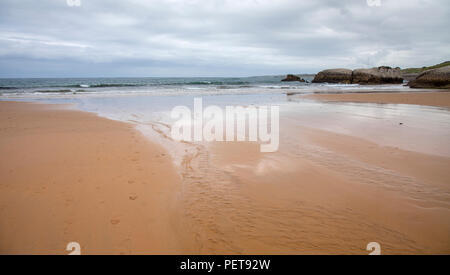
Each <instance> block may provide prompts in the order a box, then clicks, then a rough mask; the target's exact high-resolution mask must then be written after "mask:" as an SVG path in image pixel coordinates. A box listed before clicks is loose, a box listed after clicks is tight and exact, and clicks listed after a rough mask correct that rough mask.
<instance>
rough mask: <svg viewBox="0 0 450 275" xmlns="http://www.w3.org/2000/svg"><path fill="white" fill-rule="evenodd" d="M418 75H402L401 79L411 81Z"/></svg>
mask: <svg viewBox="0 0 450 275" xmlns="http://www.w3.org/2000/svg"><path fill="white" fill-rule="evenodd" d="M419 75H420V73H402V78H403V79H404V80H406V81H412V80H414V79H416V78H417V77H418V76H419Z"/></svg>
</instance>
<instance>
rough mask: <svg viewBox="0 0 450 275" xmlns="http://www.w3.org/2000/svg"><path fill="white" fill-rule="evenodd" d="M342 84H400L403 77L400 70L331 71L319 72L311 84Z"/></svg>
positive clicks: (382, 68)
mask: <svg viewBox="0 0 450 275" xmlns="http://www.w3.org/2000/svg"><path fill="white" fill-rule="evenodd" d="M324 82H326V83H342V84H362V85H376V84H401V83H403V77H402V74H401V70H400V68H395V69H393V68H391V67H386V66H383V67H378V68H372V69H357V70H354V71H352V70H349V69H331V70H325V71H321V72H320V73H318V74H317V75H316V77H315V78H314V80H313V83H324Z"/></svg>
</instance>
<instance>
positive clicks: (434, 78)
mask: <svg viewBox="0 0 450 275" xmlns="http://www.w3.org/2000/svg"><path fill="white" fill-rule="evenodd" d="M408 86H409V87H411V88H439V89H450V66H446V67H442V68H439V69H432V70H428V71H425V72H423V73H421V74H420V75H419V76H418V77H417V78H416V79H415V80H413V81H410V82H409V83H408Z"/></svg>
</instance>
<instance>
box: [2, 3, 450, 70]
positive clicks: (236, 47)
mask: <svg viewBox="0 0 450 275" xmlns="http://www.w3.org/2000/svg"><path fill="white" fill-rule="evenodd" d="M66 2H67V1H66V0H40V1H36V0H21V1H17V0H0V7H1V8H0V77H13V76H17V77H27V76H30V77H37V76H60V77H64V76H198V75H205V76H208V75H211V76H212V75H225V76H231V75H236V76H237V75H260V74H284V73H287V72H297V73H301V72H316V71H318V70H320V69H323V68H329V67H349V68H356V67H365V66H376V65H391V66H401V67H409V66H423V65H430V64H434V63H438V62H442V61H445V60H447V59H450V52H449V48H450V47H449V44H450V34H449V33H450V32H448V26H449V25H450V24H449V23H450V19H449V18H450V5H449V3H448V0H434V1H433V0H381V6H379V7H371V6H369V5H367V2H366V0H354V1H351V0H347V1H344V0H340V1H331V0H324V1H310V0H307V1H300V0H277V1H273V0H236V1H231V0H228V1H227V0H205V1H196V0H183V1H181V0H180V1H175V0H167V1H144V0H142V1H138V0H129V1H119V0H118V1H112V0H108V1H106V0H105V1H100V0H81V6H79V7H70V6H69V5H67V3H66Z"/></svg>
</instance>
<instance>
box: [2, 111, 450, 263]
mask: <svg viewBox="0 0 450 275" xmlns="http://www.w3.org/2000/svg"><path fill="white" fill-rule="evenodd" d="M282 127H283V128H282V130H283V129H285V130H287V131H290V134H291V136H292V137H293V138H294V139H295V140H296V142H295V143H293V144H292V143H283V142H282V144H281V147H280V150H279V152H276V153H272V154H261V153H260V152H259V145H258V144H254V143H245V142H241V143H223V142H219V143H209V144H187V146H192V148H193V150H192V153H189V154H186V155H185V156H184V160H183V165H182V167H179V168H177V169H179V170H176V169H175V168H174V167H173V166H172V164H171V163H172V162H171V160H170V158H169V157H168V156H167V155H165V154H166V153H165V152H164V151H163V150H162V149H161V148H160V147H158V146H156V145H154V144H151V143H149V142H148V141H147V140H145V139H144V138H143V137H141V135H140V134H138V133H137V132H136V131H135V130H134V129H132V126H130V125H127V124H123V123H119V122H114V121H109V120H106V119H102V118H99V117H96V116H94V115H91V114H85V113H81V112H73V111H64V110H55V109H54V108H53V109H49V106H43V105H36V104H25V103H4V102H0V130H1V132H0V152H1V154H0V156H1V158H0V159H1V165H0V244H1V245H0V253H2V254H9V253H62V254H64V253H66V252H65V251H64V249H65V245H66V244H67V243H68V242H71V241H77V242H80V243H81V245H82V251H83V252H84V253H94V254H95V253H112V254H119V253H131V254H136V253H165V254H166V253H193V254H272V253H275V254H368V253H369V252H367V251H366V250H365V248H366V245H367V244H368V243H369V242H379V243H380V244H381V250H382V253H383V254H417V253H443V254H448V253H450V234H449V232H450V186H449V179H450V170H449V169H448V167H450V158H446V157H439V156H433V155H426V154H419V153H414V152H409V151H403V150H400V149H395V148H390V147H382V146H379V145H377V144H374V143H371V142H368V141H366V140H363V139H360V138H356V137H351V136H346V135H340V134H335V133H330V132H327V131H321V130H317V129H311V128H307V127H298V126H295V125H284V126H283V125H282ZM178 175H180V176H178Z"/></svg>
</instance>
